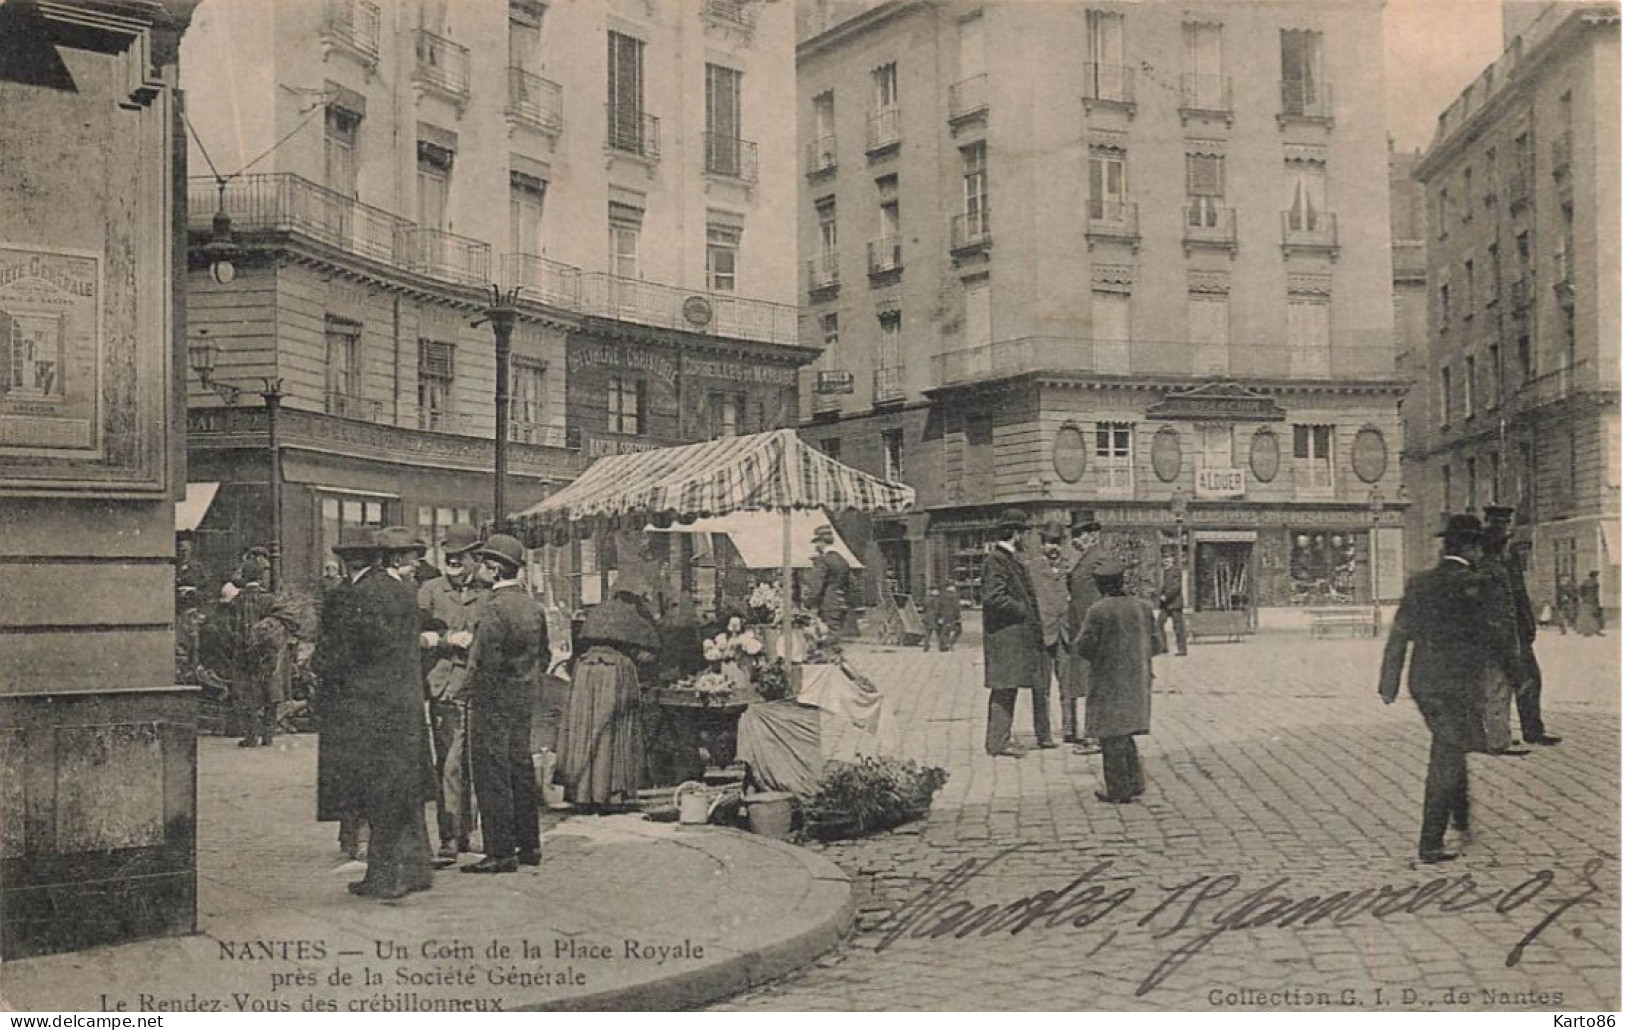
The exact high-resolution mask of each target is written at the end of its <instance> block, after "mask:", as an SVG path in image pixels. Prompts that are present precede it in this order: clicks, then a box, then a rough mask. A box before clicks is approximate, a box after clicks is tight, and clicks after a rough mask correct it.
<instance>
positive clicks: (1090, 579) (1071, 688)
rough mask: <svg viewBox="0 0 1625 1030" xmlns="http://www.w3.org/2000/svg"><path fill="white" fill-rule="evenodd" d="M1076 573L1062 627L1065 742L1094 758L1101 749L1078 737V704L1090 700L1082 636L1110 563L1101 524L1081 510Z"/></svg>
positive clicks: (1075, 520)
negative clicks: (1102, 570) (1100, 574)
mask: <svg viewBox="0 0 1625 1030" xmlns="http://www.w3.org/2000/svg"><path fill="white" fill-rule="evenodd" d="M1071 534H1072V551H1073V554H1074V556H1075V557H1074V558H1073V561H1072V571H1071V572H1070V573H1069V574H1068V575H1067V579H1066V589H1067V610H1066V621H1065V622H1064V623H1063V624H1062V627H1061V630H1062V635H1063V639H1062V646H1061V664H1060V668H1059V670H1058V671H1059V678H1060V681H1061V739H1062V740H1064V741H1066V742H1067V743H1068V744H1077V745H1080V749H1079V750H1080V753H1083V754H1093V753H1094V752H1096V751H1098V750H1099V747H1098V746H1097V745H1096V744H1095V743H1094V742H1093V741H1092V740H1089V739H1087V738H1085V737H1083V736H1081V735H1079V733H1078V702H1079V701H1081V700H1083V699H1084V698H1087V697H1088V696H1089V663H1088V662H1086V661H1084V659H1083V658H1082V657H1081V656H1080V655H1079V654H1078V650H1077V642H1078V634H1079V633H1081V632H1082V631H1083V618H1084V616H1085V615H1087V614H1088V612H1089V609H1090V608H1091V607H1093V605H1094V603H1095V602H1096V601H1098V600H1100V597H1101V594H1100V588H1099V587H1098V586H1097V585H1096V584H1095V573H1096V571H1098V569H1099V566H1100V565H1101V563H1102V562H1104V561H1105V560H1106V557H1105V555H1104V553H1103V552H1102V551H1101V549H1100V522H1099V520H1097V519H1096V518H1095V513H1094V512H1093V511H1090V510H1088V509H1081V510H1079V511H1075V512H1073V513H1072V530H1071Z"/></svg>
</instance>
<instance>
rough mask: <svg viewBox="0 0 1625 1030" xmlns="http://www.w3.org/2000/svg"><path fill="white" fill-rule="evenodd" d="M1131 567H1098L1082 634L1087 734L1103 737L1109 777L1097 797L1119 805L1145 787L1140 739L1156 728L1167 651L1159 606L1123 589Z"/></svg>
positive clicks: (1103, 564)
mask: <svg viewBox="0 0 1625 1030" xmlns="http://www.w3.org/2000/svg"><path fill="white" fill-rule="evenodd" d="M1125 571H1126V570H1125V569H1124V568H1123V565H1122V563H1121V562H1117V561H1113V560H1110V559H1107V560H1104V561H1101V562H1100V563H1099V564H1098V565H1096V566H1095V570H1094V573H1093V575H1094V577H1095V585H1096V587H1097V588H1099V590H1100V593H1101V595H1102V596H1101V599H1100V600H1099V601H1097V602H1095V603H1094V604H1093V605H1091V606H1090V607H1089V611H1088V613H1087V614H1086V615H1085V616H1084V618H1083V628H1082V629H1081V630H1080V631H1079V633H1078V654H1079V655H1080V656H1082V657H1083V658H1085V659H1086V660H1087V661H1088V662H1089V707H1088V709H1087V710H1086V711H1085V712H1084V723H1083V727H1084V733H1085V734H1086V735H1087V736H1090V737H1093V738H1095V739H1096V740H1099V741H1100V751H1101V758H1100V761H1101V769H1102V772H1103V773H1104V774H1105V780H1106V789H1105V790H1101V791H1096V792H1095V797H1097V798H1099V799H1100V800H1102V801H1107V802H1110V803H1112V804H1118V805H1121V804H1127V803H1129V802H1131V801H1133V800H1134V799H1135V798H1137V797H1139V796H1140V795H1141V794H1143V793H1144V792H1145V777H1144V775H1143V774H1142V773H1141V770H1140V751H1139V748H1138V746H1136V745H1135V743H1134V738H1135V736H1137V735H1139V734H1142V733H1149V732H1151V679H1152V672H1151V659H1152V657H1153V656H1154V655H1158V654H1161V653H1162V650H1163V649H1162V647H1161V646H1160V639H1161V635H1160V634H1159V633H1158V631H1157V613H1156V610H1155V609H1153V608H1152V607H1151V605H1150V603H1149V602H1147V601H1145V600H1142V599H1141V598H1138V597H1130V596H1128V595H1127V594H1125V593H1124V592H1123V575H1124V573H1125Z"/></svg>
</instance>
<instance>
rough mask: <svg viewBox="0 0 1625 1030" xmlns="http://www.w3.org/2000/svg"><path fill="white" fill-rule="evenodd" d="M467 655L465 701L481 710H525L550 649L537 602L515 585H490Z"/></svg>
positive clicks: (534, 690)
mask: <svg viewBox="0 0 1625 1030" xmlns="http://www.w3.org/2000/svg"><path fill="white" fill-rule="evenodd" d="M478 623H479V624H478V626H477V628H476V629H475V630H474V646H473V647H472V648H471V649H470V652H469V657H468V701H469V703H470V704H472V705H473V706H474V707H475V708H476V709H479V710H481V711H528V710H529V708H530V706H531V705H532V703H533V702H534V700H535V696H536V694H537V693H538V692H539V691H540V690H541V689H542V675H543V673H545V672H547V665H548V661H549V660H550V659H551V657H552V651H551V649H550V648H549V647H548V640H547V619H546V618H544V617H543V615H542V606H541V605H539V604H537V603H536V601H535V600H534V599H532V598H531V596H530V595H529V594H527V593H525V591H524V590H523V589H522V588H520V587H518V586H504V587H501V588H500V589H497V590H493V591H491V592H490V594H489V595H488V596H487V597H486V599H485V603H484V605H483V606H482V607H481V608H480V612H479V619H478Z"/></svg>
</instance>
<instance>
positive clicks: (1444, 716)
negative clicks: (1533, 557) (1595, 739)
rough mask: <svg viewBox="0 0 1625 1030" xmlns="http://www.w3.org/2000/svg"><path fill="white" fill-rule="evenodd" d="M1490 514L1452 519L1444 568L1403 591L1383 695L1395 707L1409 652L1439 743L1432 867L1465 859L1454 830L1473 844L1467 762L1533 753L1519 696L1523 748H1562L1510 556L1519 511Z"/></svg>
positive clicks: (1426, 797) (1426, 795)
mask: <svg viewBox="0 0 1625 1030" xmlns="http://www.w3.org/2000/svg"><path fill="white" fill-rule="evenodd" d="M1484 515H1485V521H1483V522H1480V521H1479V519H1478V517H1477V516H1475V515H1451V516H1450V517H1449V518H1448V520H1447V521H1446V524H1445V527H1444V529H1443V531H1442V532H1441V533H1439V536H1441V537H1442V538H1443V547H1442V548H1441V555H1440V559H1439V564H1438V565H1436V566H1435V567H1433V568H1431V569H1428V570H1426V571H1423V572H1420V573H1418V574H1417V575H1415V576H1413V577H1411V580H1410V582H1408V583H1407V584H1406V585H1405V596H1404V599H1403V600H1402V601H1401V602H1400V605H1399V611H1398V612H1397V613H1396V614H1395V616H1394V625H1393V628H1392V629H1391V630H1390V632H1389V635H1388V643H1387V646H1386V648H1385V650H1384V652H1383V662H1382V673H1381V678H1380V680H1379V683H1378V688H1377V689H1378V694H1379V696H1381V698H1382V700H1383V703H1385V704H1392V703H1393V702H1394V700H1395V698H1396V697H1397V696H1398V694H1399V681H1400V677H1401V672H1402V670H1403V669H1404V666H1405V658H1406V655H1407V653H1409V655H1410V674H1409V676H1408V678H1407V682H1408V684H1409V686H1410V692H1411V697H1412V698H1413V699H1414V700H1415V701H1416V706H1417V708H1418V709H1419V710H1420V711H1421V713H1422V718H1423V720H1424V722H1425V723H1426V724H1427V728H1428V732H1429V734H1430V735H1431V737H1432V745H1431V749H1430V751H1429V754H1428V770H1427V780H1426V784H1425V786H1424V787H1423V801H1422V829H1421V836H1420V841H1419V844H1418V848H1417V858H1418V860H1419V861H1421V862H1423V863H1427V864H1433V863H1438V862H1448V861H1450V860H1451V859H1454V858H1456V857H1457V855H1458V854H1459V852H1458V851H1456V850H1451V849H1448V848H1446V846H1445V834H1446V832H1447V830H1449V829H1450V828H1451V827H1454V828H1455V829H1456V831H1457V833H1458V834H1459V837H1458V840H1459V842H1460V844H1461V845H1463V846H1465V845H1466V844H1468V843H1470V842H1471V839H1472V829H1471V822H1470V820H1469V805H1468V790H1467V755H1468V753H1469V752H1479V753H1484V754H1492V755H1508V756H1522V755H1527V754H1529V753H1530V752H1529V750H1528V749H1527V748H1520V747H1517V746H1516V744H1517V741H1515V740H1514V739H1513V737H1512V730H1511V706H1512V699H1513V697H1514V696H1516V699H1517V708H1518V720H1519V726H1520V729H1521V731H1522V733H1523V741H1524V742H1525V743H1527V744H1537V745H1544V746H1551V745H1555V744H1557V743H1559V742H1560V739H1561V738H1558V737H1554V736H1552V735H1551V734H1549V733H1547V732H1546V726H1545V723H1544V722H1543V721H1542V719H1541V713H1540V694H1541V677H1540V666H1539V664H1538V663H1537V662H1536V660H1535V652H1534V642H1535V631H1536V623H1535V617H1534V613H1533V609H1532V606H1531V605H1530V601H1529V592H1528V589H1527V588H1526V586H1525V583H1524V578H1523V569H1522V567H1521V566H1520V564H1519V563H1518V560H1517V557H1516V555H1514V554H1512V553H1510V552H1509V551H1508V543H1509V541H1510V539H1511V527H1512V515H1513V509H1511V508H1507V507H1503V506H1490V507H1486V508H1485V509H1484Z"/></svg>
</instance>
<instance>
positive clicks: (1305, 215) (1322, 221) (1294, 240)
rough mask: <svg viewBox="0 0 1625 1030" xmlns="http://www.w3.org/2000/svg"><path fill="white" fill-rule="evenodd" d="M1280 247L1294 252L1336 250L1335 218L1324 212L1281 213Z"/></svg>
mask: <svg viewBox="0 0 1625 1030" xmlns="http://www.w3.org/2000/svg"><path fill="white" fill-rule="evenodd" d="M1281 246H1282V247H1283V248H1284V249H1285V250H1286V251H1287V252H1288V253H1290V252H1291V251H1294V250H1321V251H1333V252H1335V251H1336V250H1337V216H1336V215H1334V214H1331V213H1329V212H1326V211H1282V212H1281Z"/></svg>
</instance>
